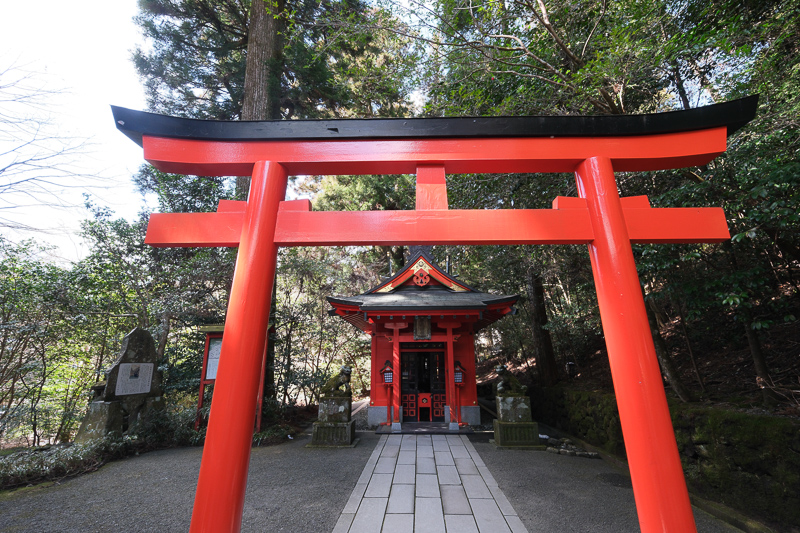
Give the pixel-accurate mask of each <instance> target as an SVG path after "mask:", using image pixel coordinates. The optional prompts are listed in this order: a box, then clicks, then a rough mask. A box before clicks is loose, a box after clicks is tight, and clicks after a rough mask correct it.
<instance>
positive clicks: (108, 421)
mask: <svg viewBox="0 0 800 533" xmlns="http://www.w3.org/2000/svg"><path fill="white" fill-rule="evenodd" d="M122 419H123V413H122V405H121V404H120V402H102V401H101V402H92V403H90V404H89V410H88V411H87V413H86V416H85V417H84V418H83V422H82V423H81V427H80V429H79V430H78V435H77V436H76V437H75V442H76V443H78V444H82V443H85V442H89V441H91V440H92V439H102V438H103V437H105V436H106V435H114V436H116V437H121V436H122Z"/></svg>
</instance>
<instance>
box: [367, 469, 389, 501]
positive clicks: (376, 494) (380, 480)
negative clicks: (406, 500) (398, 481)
mask: <svg viewBox="0 0 800 533" xmlns="http://www.w3.org/2000/svg"><path fill="white" fill-rule="evenodd" d="M391 487H392V474H373V475H372V479H371V480H370V482H369V485H367V490H366V492H365V493H364V498H365V499H366V498H388V497H389V489H391Z"/></svg>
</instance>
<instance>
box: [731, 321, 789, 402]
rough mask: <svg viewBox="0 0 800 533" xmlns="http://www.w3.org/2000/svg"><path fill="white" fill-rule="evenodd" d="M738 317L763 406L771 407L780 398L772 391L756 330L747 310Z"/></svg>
mask: <svg viewBox="0 0 800 533" xmlns="http://www.w3.org/2000/svg"><path fill="white" fill-rule="evenodd" d="M739 317H740V318H741V319H742V322H743V323H744V331H745V335H746V336H747V345H748V346H749V347H750V355H751V356H752V357H753V365H754V366H755V367H756V384H757V385H758V387H759V388H760V389H761V393H762V396H763V400H764V405H773V404H775V403H776V402H778V401H780V396H779V395H778V394H777V393H776V392H775V390H774V389H773V386H774V384H773V383H772V378H771V377H770V375H769V369H768V368H767V360H766V359H765V358H764V351H763V350H762V349H761V340H760V339H759V338H758V333H757V332H756V330H754V329H753V317H752V316H751V315H750V311H749V310H748V311H744V312H742V313H740V314H739Z"/></svg>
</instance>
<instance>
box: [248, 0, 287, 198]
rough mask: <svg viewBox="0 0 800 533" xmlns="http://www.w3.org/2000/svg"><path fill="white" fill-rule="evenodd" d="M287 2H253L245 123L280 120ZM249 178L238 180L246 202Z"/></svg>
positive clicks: (269, 0)
mask: <svg viewBox="0 0 800 533" xmlns="http://www.w3.org/2000/svg"><path fill="white" fill-rule="evenodd" d="M283 11H284V0H268V1H266V2H265V1H264V0H253V2H252V7H251V9H250V21H249V24H248V27H247V62H246V63H245V73H244V100H243V102H242V115H241V118H242V120H269V119H279V118H280V117H281V74H282V73H283V38H282V37H283V35H282V34H283V25H284V13H283ZM249 190H250V177H249V176H240V177H238V178H236V197H237V198H238V199H239V200H246V199H247V193H248V192H249Z"/></svg>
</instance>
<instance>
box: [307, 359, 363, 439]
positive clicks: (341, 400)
mask: <svg viewBox="0 0 800 533" xmlns="http://www.w3.org/2000/svg"><path fill="white" fill-rule="evenodd" d="M350 373H351V370H350V367H347V366H342V368H341V369H340V370H339V373H338V374H336V375H335V376H333V377H332V378H331V379H329V380H328V382H327V383H325V385H324V386H323V387H322V390H321V391H320V399H319V416H318V418H317V421H316V422H314V429H313V431H312V434H311V444H310V445H309V446H352V445H353V441H354V440H355V438H356V422H355V420H351V419H350V411H351V410H352V407H353V393H352V392H351V390H350Z"/></svg>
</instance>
